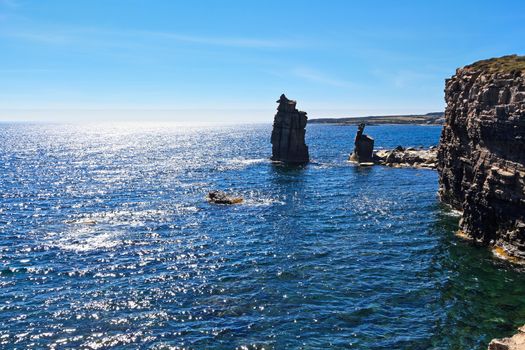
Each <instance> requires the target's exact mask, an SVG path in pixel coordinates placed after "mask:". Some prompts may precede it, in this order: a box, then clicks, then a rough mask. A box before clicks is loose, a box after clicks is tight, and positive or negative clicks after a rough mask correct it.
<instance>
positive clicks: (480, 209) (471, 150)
mask: <svg viewBox="0 0 525 350" xmlns="http://www.w3.org/2000/svg"><path fill="white" fill-rule="evenodd" d="M445 99H446V102H447V108H446V111H445V125H444V127H443V131H442V134H441V140H440V145H439V149H438V171H439V185H440V188H439V196H440V198H441V200H442V201H443V202H445V203H448V204H450V205H451V206H452V207H454V208H455V209H458V210H460V211H462V212H463V215H462V218H461V220H460V231H459V233H460V234H462V235H464V236H466V237H468V238H471V239H474V240H476V241H477V242H480V243H483V244H486V245H490V246H493V247H494V250H495V251H497V252H498V253H500V254H499V255H501V256H507V257H511V258H512V257H513V258H514V259H516V258H519V259H523V258H525V57H518V56H505V57H501V58H498V59H492V60H486V61H480V62H477V63H474V64H472V65H470V66H466V67H464V68H461V69H458V70H457V71H456V74H455V75H454V76H453V77H452V78H450V79H448V80H447V81H446V88H445Z"/></svg>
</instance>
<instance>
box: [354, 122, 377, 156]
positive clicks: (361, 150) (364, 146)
mask: <svg viewBox="0 0 525 350" xmlns="http://www.w3.org/2000/svg"><path fill="white" fill-rule="evenodd" d="M364 131H365V124H364V123H361V124H359V126H358V127H357V134H356V135H355V141H354V151H353V152H352V154H351V155H350V158H349V160H350V161H352V162H356V163H359V164H362V163H364V164H370V163H373V161H374V159H373V153H374V139H373V138H371V137H370V136H368V135H364V134H363V132H364Z"/></svg>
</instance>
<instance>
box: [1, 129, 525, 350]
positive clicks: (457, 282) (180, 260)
mask: <svg viewBox="0 0 525 350" xmlns="http://www.w3.org/2000/svg"><path fill="white" fill-rule="evenodd" d="M355 131H356V129H355V127H342V126H333V125H309V126H308V130H307V143H308V144H309V147H310V154H311V158H312V160H313V161H312V163H311V164H309V165H307V166H305V167H295V168H289V167H283V166H277V165H274V164H272V163H270V162H269V160H268V157H269V155H270V153H271V146H270V144H269V136H270V133H271V125H236V126H231V125H196V126H189V125H176V124H160V125H157V124H100V125H93V124H91V125H59V124H20V123H12V124H8V123H4V124H0V176H1V181H0V291H1V293H0V347H1V348H5V349H27V348H29V349H41V348H56V349H66V348H90V349H123V348H145V349H236V348H238V349H263V348H264V349H328V348H330V349H447V350H449V349H485V348H486V346H487V343H488V341H489V340H490V339H491V338H493V337H500V336H508V335H510V334H512V333H513V331H514V329H515V327H517V326H519V325H521V324H523V323H525V294H524V293H525V279H524V278H523V277H524V272H523V271H522V270H521V269H520V268H517V267H515V266H511V265H509V264H507V263H506V262H503V261H498V260H496V259H494V258H493V257H492V256H491V254H490V252H488V251H487V250H486V249H485V248H480V247H475V246H472V245H470V244H468V243H466V242H463V241H461V240H459V239H458V238H456V237H455V236H454V230H455V229H456V227H457V220H458V218H457V217H456V216H455V215H454V213H452V212H450V211H449V210H447V209H446V208H444V207H442V206H440V204H439V202H438V200H437V197H436V191H437V174H436V172H435V171H432V170H418V169H393V168H386V167H380V166H375V167H368V168H359V167H356V166H354V165H352V164H350V163H348V162H347V161H346V159H347V157H348V153H349V152H350V151H351V149H352V144H353V137H354V134H355ZM366 132H367V133H368V134H370V135H371V136H373V137H374V138H375V139H376V147H377V148H380V147H394V146H396V145H398V144H401V145H404V146H430V145H435V144H437V142H438V139H439V133H440V127H436V126H373V127H368V128H367V130H366ZM213 189H221V190H226V191H229V192H232V193H234V194H238V195H241V196H243V197H244V198H245V202H244V204H241V205H235V206H220V205H212V204H208V203H207V202H206V201H205V195H206V193H207V192H208V191H209V190H213Z"/></svg>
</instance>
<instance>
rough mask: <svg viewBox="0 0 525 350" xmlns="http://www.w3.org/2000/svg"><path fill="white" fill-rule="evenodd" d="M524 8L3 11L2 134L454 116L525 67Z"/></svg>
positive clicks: (246, 5) (293, 5) (3, 1)
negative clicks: (449, 103)
mask: <svg viewBox="0 0 525 350" xmlns="http://www.w3.org/2000/svg"><path fill="white" fill-rule="evenodd" d="M524 23H525V1H523V0H516V1H512V0H509V1H498V2H495V1H493V0H492V1H485V0H476V1H460V0H455V1H447V0H444V1H402V0H401V1H392V0H384V1H379V0H377V1H374V0H369V1H352V0H340V1H338V0H329V1H328V0H323V1H321V0H319V1H316V0H302V1H284V0H283V1H272V0H264V1H248V0H242V1H233V0H216V1H212V0H210V1H199V0H192V1H178V0H75V1H72V0H46V1H43V0H0V120H4V121H5V120H10V121H13V120H14V121H19V120H20V121H22V120H33V121H47V120H49V121H68V122H73V121H93V120H126V121H127V120H131V121H147V120H152V121H159V120H161V121H176V122H179V121H184V122H194V121H202V122H246V123H251V122H271V121H272V119H273V115H274V114H275V108H276V106H277V105H276V103H275V101H276V100H277V99H278V97H279V96H280V94H281V93H286V95H287V96H288V97H289V98H291V99H295V100H297V101H298V108H299V109H301V110H304V111H306V112H308V116H309V117H310V118H317V117H348V116H367V115H391V114H417V113H427V112H436V111H443V110H444V99H443V96H444V93H443V89H444V82H445V79H446V78H448V77H450V76H451V75H453V74H454V72H455V70H456V68H458V67H461V66H464V65H466V64H469V63H472V62H474V61H477V60H480V59H485V58H490V57H496V56H502V55H507V54H514V53H515V54H521V55H523V54H525V40H523V38H524V37H525V24H524Z"/></svg>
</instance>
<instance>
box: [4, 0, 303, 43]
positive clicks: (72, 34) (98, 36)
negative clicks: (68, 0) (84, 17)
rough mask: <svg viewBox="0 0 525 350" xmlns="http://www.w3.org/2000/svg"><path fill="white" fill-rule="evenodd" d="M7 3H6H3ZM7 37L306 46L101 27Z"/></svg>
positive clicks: (36, 31) (37, 31)
mask: <svg viewBox="0 0 525 350" xmlns="http://www.w3.org/2000/svg"><path fill="white" fill-rule="evenodd" d="M0 1H6V0H0ZM0 36H3V37H9V38H15V39H21V40H26V41H33V42H39V43H43V44H46V43H47V44H59V45H60V44H74V43H78V44H84V43H90V44H99V45H103V46H108V45H109V46H111V45H114V46H119V47H120V46H122V45H123V44H124V43H136V42H137V38H141V39H142V40H141V42H143V43H148V42H149V43H151V44H153V42H155V43H156V44H158V43H159V41H164V42H171V43H183V44H184V43H186V44H195V45H201V46H222V47H236V48H247V49H286V48H300V47H306V46H307V44H306V42H304V41H301V40H298V39H296V38H288V39H282V38H279V39H277V38H275V39H273V38H253V37H228V36H200V35H188V34H184V33H176V32H162V31H143V30H133V29H131V30H123V31H117V30H106V29H99V28H76V27H73V28H63V27H55V28H41V29H36V28H34V29H31V30H28V29H25V30H11V31H4V32H3V33H1V34H0Z"/></svg>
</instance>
